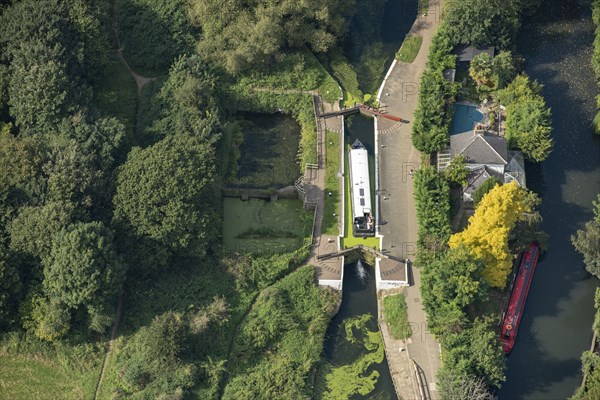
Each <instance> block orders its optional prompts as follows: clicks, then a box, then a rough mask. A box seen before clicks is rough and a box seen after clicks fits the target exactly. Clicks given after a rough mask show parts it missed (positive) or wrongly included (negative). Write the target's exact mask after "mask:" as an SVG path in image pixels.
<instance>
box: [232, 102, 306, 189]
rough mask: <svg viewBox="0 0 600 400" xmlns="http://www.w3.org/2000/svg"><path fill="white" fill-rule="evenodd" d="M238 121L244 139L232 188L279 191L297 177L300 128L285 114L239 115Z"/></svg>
mask: <svg viewBox="0 0 600 400" xmlns="http://www.w3.org/2000/svg"><path fill="white" fill-rule="evenodd" d="M238 121H239V124H240V127H241V130H242V133H243V136H244V142H243V143H242V145H241V146H240V159H239V161H238V166H239V168H238V172H237V175H236V177H235V178H234V179H231V181H230V182H228V183H229V184H230V185H232V186H239V187H251V188H281V187H283V186H287V185H291V184H293V183H294V181H295V180H296V179H297V178H298V177H299V176H300V175H301V172H300V167H299V165H298V163H297V162H296V161H297V156H298V147H299V145H300V130H301V128H300V125H299V124H298V122H296V120H295V119H294V118H292V117H291V116H289V115H286V114H261V113H250V112H243V113H239V114H238Z"/></svg>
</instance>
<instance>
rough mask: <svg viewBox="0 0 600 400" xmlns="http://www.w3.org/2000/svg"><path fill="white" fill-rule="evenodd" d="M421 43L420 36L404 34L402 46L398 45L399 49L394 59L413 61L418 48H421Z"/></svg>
mask: <svg viewBox="0 0 600 400" xmlns="http://www.w3.org/2000/svg"><path fill="white" fill-rule="evenodd" d="M422 43H423V38H422V37H421V36H417V35H406V37H405V38H404V42H402V46H400V50H398V53H396V60H398V61H401V62H405V63H409V64H410V63H411V62H413V61H415V58H417V54H419V50H421V44H422Z"/></svg>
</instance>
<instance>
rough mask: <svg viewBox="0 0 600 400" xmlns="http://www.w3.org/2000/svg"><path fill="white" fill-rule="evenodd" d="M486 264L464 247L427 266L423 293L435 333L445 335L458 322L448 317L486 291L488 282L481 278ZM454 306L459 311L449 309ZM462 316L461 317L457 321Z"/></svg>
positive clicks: (425, 267) (459, 318)
mask: <svg viewBox="0 0 600 400" xmlns="http://www.w3.org/2000/svg"><path fill="white" fill-rule="evenodd" d="M483 267H484V266H483V264H482V263H481V262H480V261H479V260H476V259H473V258H472V257H471V256H470V255H469V253H468V252H467V250H466V249H464V248H456V249H451V250H448V251H447V252H445V253H442V255H441V256H440V257H439V258H438V259H436V260H435V261H433V262H431V263H429V264H427V265H426V266H424V267H423V269H422V272H421V274H422V275H421V276H422V277H421V279H422V290H421V292H422V295H423V305H424V306H425V309H426V310H427V313H428V315H429V324H430V329H431V331H432V332H433V333H436V334H443V333H444V332H447V331H449V330H452V329H449V328H451V327H452V326H455V323H454V322H452V321H453V318H450V319H448V317H449V316H450V315H452V314H456V313H457V312H459V311H462V310H463V309H464V308H465V307H466V306H467V305H469V304H471V303H473V302H474V301H475V300H476V299H481V298H482V296H483V295H484V294H485V293H486V290H485V288H487V285H486V283H485V281H484V280H483V279H482V278H481V271H482V270H483ZM449 305H451V306H452V307H449ZM450 309H452V310H455V311H454V312H449V310H450ZM456 315H459V314H456ZM461 319H462V317H458V318H456V321H460V320H461ZM448 322H450V323H449V324H448Z"/></svg>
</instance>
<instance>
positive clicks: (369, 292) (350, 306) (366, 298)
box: [325, 263, 396, 400]
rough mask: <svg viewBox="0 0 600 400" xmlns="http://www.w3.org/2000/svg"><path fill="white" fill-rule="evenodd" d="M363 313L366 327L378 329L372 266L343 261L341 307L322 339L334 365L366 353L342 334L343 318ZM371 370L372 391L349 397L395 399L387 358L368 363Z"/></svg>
mask: <svg viewBox="0 0 600 400" xmlns="http://www.w3.org/2000/svg"><path fill="white" fill-rule="evenodd" d="M363 274H364V275H363ZM364 314H369V315H371V319H370V321H369V323H368V324H367V328H368V329H369V330H370V331H377V330H378V327H377V297H376V288H375V268H373V267H372V266H368V265H366V264H364V265H360V266H359V265H357V263H352V264H346V265H344V290H343V296H342V308H341V309H340V311H339V313H338V314H337V315H336V316H335V317H334V318H333V320H332V322H331V324H330V326H329V329H328V330H327V337H326V339H325V358H326V360H327V361H328V362H330V363H331V364H333V365H334V366H341V365H348V364H350V363H352V362H354V361H355V360H356V359H358V358H359V357H360V356H361V355H363V354H365V352H366V351H365V349H364V348H360V347H358V346H352V345H350V344H349V343H348V342H347V341H346V340H345V334H344V333H345V332H344V321H347V320H349V319H351V318H354V317H357V316H360V315H364ZM374 370H375V371H377V372H379V378H378V380H377V383H376V384H375V389H374V390H373V392H372V393H370V394H369V395H368V396H366V397H365V396H360V395H355V396H353V397H352V399H364V398H376V399H381V400H384V399H386V400H387V399H389V400H392V399H396V392H395V390H394V386H393V383H392V378H391V376H390V372H389V367H388V364H387V361H386V359H385V358H384V359H383V362H382V363H380V364H374V365H372V366H370V367H369V368H368V369H367V371H366V375H368V374H370V373H371V372H372V371H374ZM340 400H344V399H340Z"/></svg>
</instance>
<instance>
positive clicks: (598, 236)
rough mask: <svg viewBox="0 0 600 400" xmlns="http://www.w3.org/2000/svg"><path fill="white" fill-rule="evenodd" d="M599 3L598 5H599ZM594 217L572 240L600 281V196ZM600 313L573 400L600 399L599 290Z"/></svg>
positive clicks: (598, 296) (598, 297)
mask: <svg viewBox="0 0 600 400" xmlns="http://www.w3.org/2000/svg"><path fill="white" fill-rule="evenodd" d="M596 3H597V2H596ZM593 207H594V211H593V214H594V216H593V218H592V219H591V220H590V221H588V222H586V224H585V227H584V228H583V229H579V230H578V231H577V233H576V234H575V235H573V236H572V237H571V242H572V243H573V246H575V249H577V251H578V252H580V253H581V255H582V256H583V262H584V264H585V269H586V271H588V272H589V273H590V274H592V275H594V276H595V277H596V278H598V279H600V194H598V198H597V199H596V201H594V202H593ZM594 307H595V308H596V314H595V317H594V323H593V324H592V331H593V332H594V337H593V339H592V349H591V350H589V351H585V352H584V353H583V354H582V356H581V369H582V372H583V376H584V381H583V384H582V385H581V386H580V387H579V388H578V389H577V391H576V392H575V394H574V395H573V397H571V399H572V400H592V399H596V398H598V397H599V396H600V355H599V354H598V350H599V347H598V346H599V341H600V288H596V294H595V296H594Z"/></svg>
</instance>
